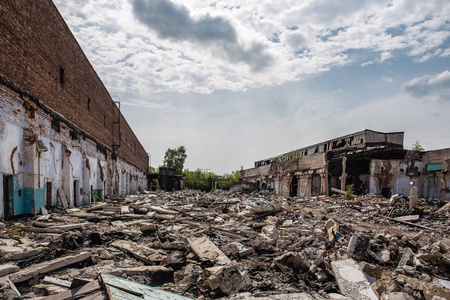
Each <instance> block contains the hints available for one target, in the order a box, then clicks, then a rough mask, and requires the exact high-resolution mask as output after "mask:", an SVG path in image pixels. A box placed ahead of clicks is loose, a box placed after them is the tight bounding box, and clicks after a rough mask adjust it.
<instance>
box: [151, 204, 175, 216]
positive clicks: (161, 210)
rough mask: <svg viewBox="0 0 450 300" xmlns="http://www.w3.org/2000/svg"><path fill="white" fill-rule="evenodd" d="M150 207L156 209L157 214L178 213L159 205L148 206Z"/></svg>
mask: <svg viewBox="0 0 450 300" xmlns="http://www.w3.org/2000/svg"><path fill="white" fill-rule="evenodd" d="M150 209H151V210H153V211H156V212H157V213H159V214H167V215H176V214H177V213H178V212H176V211H173V210H169V209H165V208H162V207H159V206H150Z"/></svg>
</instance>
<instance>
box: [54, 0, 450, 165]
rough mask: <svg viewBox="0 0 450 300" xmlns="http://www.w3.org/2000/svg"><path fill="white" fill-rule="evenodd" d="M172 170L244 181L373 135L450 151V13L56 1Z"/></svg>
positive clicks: (368, 4) (330, 0)
mask: <svg viewBox="0 0 450 300" xmlns="http://www.w3.org/2000/svg"><path fill="white" fill-rule="evenodd" d="M53 1H54V3H55V4H56V6H57V7H58V9H59V11H60V12H61V14H62V16H63V17H64V19H65V20H66V22H67V24H68V25H69V27H70V29H71V30H72V32H73V34H74V35H75V37H76V38H77V40H78V42H79V43H80V45H81V47H82V48H83V50H84V52H85V53H86V56H87V57H88V59H89V60H90V61H91V63H92V65H93V67H94V68H95V70H96V71H97V73H98V74H99V76H100V78H101V79H102V81H103V82H104V84H105V86H106V87H107V88H108V90H109V91H110V94H111V95H112V96H113V98H114V99H115V100H117V99H120V101H121V104H122V112H123V114H124V115H125V117H126V118H127V120H128V123H129V124H130V125H131V126H132V128H133V130H134V131H135V133H136V135H137V136H138V138H139V139H140V140H141V142H142V144H143V146H144V147H145V148H146V150H147V152H149V153H151V165H152V166H159V165H161V164H162V161H163V157H164V152H165V150H166V149H167V148H169V147H170V148H174V147H177V146H180V145H184V146H185V147H186V148H187V154H188V158H187V161H186V164H185V167H187V168H189V169H191V170H192V169H197V168H201V169H211V170H212V171H214V172H216V173H219V174H221V173H225V172H230V171H233V170H236V169H239V168H240V167H241V166H243V167H244V168H250V167H252V166H253V162H254V161H256V160H260V159H264V158H268V157H271V156H274V155H277V154H280V153H284V152H288V151H290V150H294V149H298V148H301V147H304V146H308V145H310V144H314V143H318V142H321V141H324V140H327V139H331V138H334V137H338V136H341V135H345V134H348V133H352V132H356V131H360V130H363V129H365V128H368V129H373V130H377V131H405V147H406V148H408V147H410V146H411V144H412V143H414V141H416V140H419V141H420V143H421V144H422V146H423V147H424V148H425V149H427V150H429V149H439V148H448V147H450V47H449V45H450V2H449V1H448V0H427V1H424V0H399V1H397V0H389V1H383V0H373V1H369V0H367V1H363V0H341V1H335V0H302V1H300V0H298V1H293V0H247V1H242V0H229V1H221V0H217V1H210V0H184V1H181V0H53Z"/></svg>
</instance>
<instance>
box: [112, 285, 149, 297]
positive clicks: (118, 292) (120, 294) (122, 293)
mask: <svg viewBox="0 0 450 300" xmlns="http://www.w3.org/2000/svg"><path fill="white" fill-rule="evenodd" d="M105 291H106V295H107V296H108V299H109V300H123V299H127V300H142V298H143V296H144V295H139V296H136V295H133V294H131V293H128V292H126V291H122V290H121V289H118V288H116V287H114V286H111V285H105Z"/></svg>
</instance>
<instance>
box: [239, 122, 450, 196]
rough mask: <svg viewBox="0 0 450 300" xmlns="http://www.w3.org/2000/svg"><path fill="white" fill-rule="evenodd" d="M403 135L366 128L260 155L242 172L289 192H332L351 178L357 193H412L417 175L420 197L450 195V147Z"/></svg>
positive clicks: (245, 176) (277, 190) (250, 179)
mask: <svg viewBox="0 0 450 300" xmlns="http://www.w3.org/2000/svg"><path fill="white" fill-rule="evenodd" d="M403 137H404V133H403V132H390V133H384V132H377V131H373V130H368V129H365V130H363V131H360V132H356V133H353V134H349V135H346V136H342V137H338V138H335V139H332V140H329V141H325V142H322V143H319V144H315V145H312V146H308V147H305V148H301V149H298V150H295V151H291V152H288V153H285V154H282V155H278V156H275V157H272V158H268V159H264V160H260V161H257V162H255V167H254V168H252V169H247V170H243V171H242V172H241V178H242V179H243V181H244V182H249V183H253V184H254V185H255V186H256V187H257V188H258V189H269V190H274V191H275V193H277V194H279V195H282V196H286V197H288V196H291V197H293V196H314V195H318V194H323V195H329V194H330V193H332V188H334V189H339V190H342V191H345V189H346V186H347V185H350V184H353V185H354V193H355V194H357V195H361V194H368V193H372V194H381V195H383V196H384V197H390V196H391V195H393V194H403V195H409V191H410V182H411V181H412V182H414V185H415V186H416V187H417V188H418V191H419V196H420V197H430V198H435V199H450V189H449V187H450V175H448V168H449V164H450V149H442V150H433V151H426V152H419V151H410V150H406V149H404V148H403Z"/></svg>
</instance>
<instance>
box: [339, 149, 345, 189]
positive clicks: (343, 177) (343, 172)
mask: <svg viewBox="0 0 450 300" xmlns="http://www.w3.org/2000/svg"><path fill="white" fill-rule="evenodd" d="M346 171H347V157H346V156H344V158H342V176H341V178H340V179H341V190H343V191H345V187H346V186H347V173H346Z"/></svg>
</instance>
